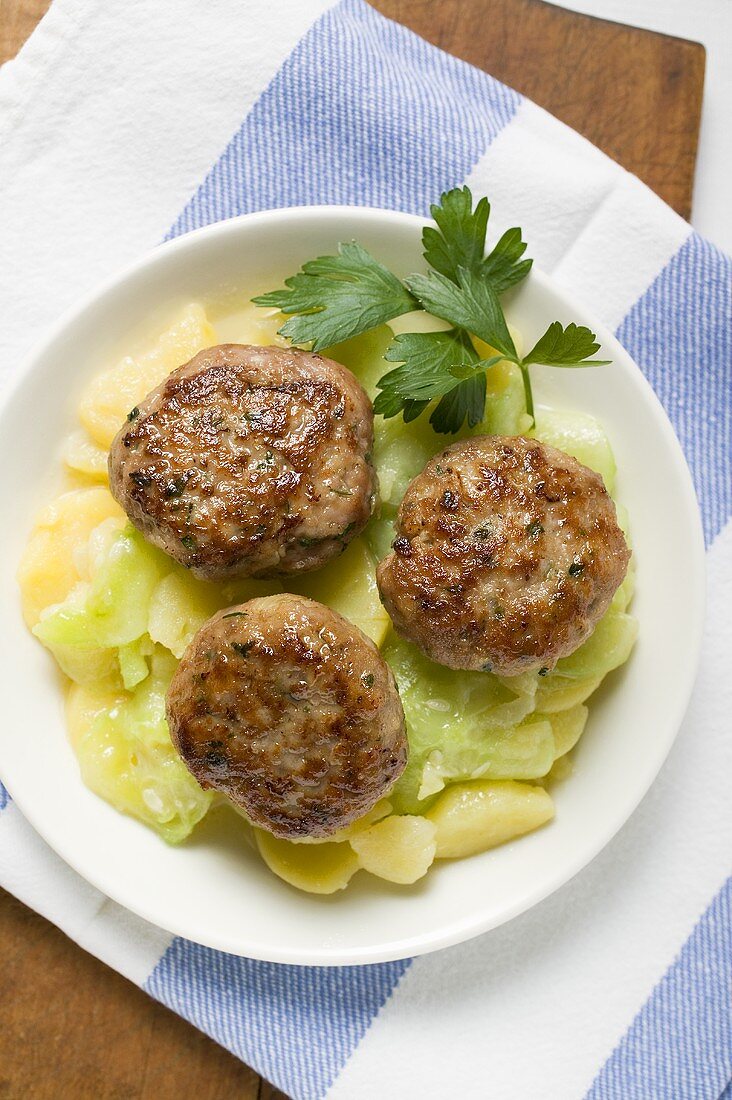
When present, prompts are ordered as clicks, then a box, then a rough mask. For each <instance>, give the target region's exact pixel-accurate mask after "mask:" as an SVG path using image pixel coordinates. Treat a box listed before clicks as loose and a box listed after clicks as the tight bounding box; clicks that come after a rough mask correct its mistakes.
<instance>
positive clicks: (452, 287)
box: [406, 268, 518, 363]
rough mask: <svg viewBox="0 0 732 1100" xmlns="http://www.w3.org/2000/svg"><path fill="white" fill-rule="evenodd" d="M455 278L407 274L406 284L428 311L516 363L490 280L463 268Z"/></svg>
mask: <svg viewBox="0 0 732 1100" xmlns="http://www.w3.org/2000/svg"><path fill="white" fill-rule="evenodd" d="M458 279H459V280H460V284H459V285H457V284H455V283H453V282H451V281H450V280H449V279H448V278H446V277H445V276H444V275H440V274H438V273H437V272H434V271H430V273H429V274H428V275H410V276H409V277H408V278H407V280H406V283H407V286H408V287H409V289H410V290H411V291H412V293H413V294H414V296H415V297H416V298H418V299H419V301H420V303H421V305H422V306H423V307H424V309H426V310H427V311H428V313H434V314H435V316H436V317H441V318H442V319H443V320H444V321H449V322H450V324H451V325H454V326H455V327H456V328H462V329H465V330H466V331H467V332H472V333H473V335H475V336H479V337H480V339H481V340H484V341H485V342H486V344H490V346H491V347H494V348H495V349H496V351H500V352H501V354H502V355H503V356H504V358H506V359H510V360H511V361H512V362H514V363H515V362H518V355H517V353H516V348H515V346H514V343H513V340H512V339H511V334H510V332H509V331H508V326H507V324H506V318H505V317H504V316H503V310H502V309H501V303H500V302H499V301H498V295H497V294H496V293H495V291H494V290H493V288H492V287H491V285H490V283H489V282H488V281H487V280H486V279H482V278H481V277H480V276H479V275H476V274H474V273H473V272H470V271H467V270H466V269H465V268H460V270H459V271H458Z"/></svg>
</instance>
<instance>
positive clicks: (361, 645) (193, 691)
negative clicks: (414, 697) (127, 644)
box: [167, 594, 407, 837]
mask: <svg viewBox="0 0 732 1100" xmlns="http://www.w3.org/2000/svg"><path fill="white" fill-rule="evenodd" d="M167 714H168V724H169V726H170V734H171V737H172V739H173V744H174V745H175V746H176V748H177V750H178V752H179V753H180V755H181V757H182V759H183V761H184V762H185V764H186V765H187V767H188V768H189V769H190V771H191V772H192V773H193V775H194V776H195V777H196V779H197V780H198V782H199V783H200V784H201V785H202V786H203V787H213V788H214V789H215V790H217V791H221V792H222V794H225V795H226V796H227V798H230V799H231V801H232V802H234V803H235V804H236V805H237V806H239V807H241V808H242V809H243V810H244V811H245V812H246V814H247V815H248V817H249V818H250V820H251V821H252V822H253V823H254V824H255V825H259V826H260V827H261V828H263V829H268V830H269V831H270V832H271V833H274V835H275V836H280V837H304V836H308V837H328V836H331V835H332V834H333V833H335V832H336V831H337V830H338V829H341V828H343V827H344V826H346V825H349V824H350V823H351V822H352V821H355V820H356V819H357V818H359V817H361V816H362V815H363V814H365V813H366V812H367V811H368V810H370V809H371V807H372V806H374V805H375V804H376V802H378V801H379V799H380V798H381V797H382V796H383V795H385V794H386V793H387V791H388V790H389V788H390V787H391V786H392V784H393V783H394V782H395V781H396V780H397V779H398V777H399V776H400V775H401V773H402V771H403V770H404V767H405V764H406V760H407V739H406V733H405V725H404V712H403V710H402V704H401V701H400V699H399V695H398V692H397V689H396V685H395V683H394V677H393V676H392V674H391V671H390V670H389V668H388V666H387V665H386V663H385V662H384V660H383V659H382V657H381V656H380V654H379V652H378V650H377V648H376V646H375V645H374V644H373V642H372V641H370V639H368V638H367V637H366V636H365V635H364V634H362V633H361V631H360V630H359V629H358V628H357V627H355V626H354V625H353V624H352V623H349V622H348V621H347V620H346V619H344V618H342V616H340V615H338V614H336V612H335V611H331V610H330V608H328V607H325V606H324V605H323V604H320V603H316V602H315V601H314V600H308V599H305V598H304V597H302V596H293V595H289V594H283V595H277V596H265V597H263V598H261V599H255V600H250V601H249V602H248V603H244V604H241V605H240V606H238V607H232V608H229V609H228V610H225V611H221V612H219V613H218V614H217V615H215V616H214V617H213V618H212V619H209V621H208V622H207V623H206V624H205V625H204V626H203V627H202V628H201V629H200V630H199V632H198V634H197V635H196V636H195V638H194V639H193V641H192V642H191V644H190V645H189V647H188V649H187V650H186V652H185V653H184V655H183V659H182V661H181V663H180V665H179V666H178V669H177V670H176V673H175V675H174V676H173V680H172V682H171V684H170V687H169V689H168V698H167Z"/></svg>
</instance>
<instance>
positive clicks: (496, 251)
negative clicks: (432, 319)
mask: <svg viewBox="0 0 732 1100" xmlns="http://www.w3.org/2000/svg"><path fill="white" fill-rule="evenodd" d="M490 211H491V208H490V204H489V202H488V200H487V199H485V198H483V199H480V200H479V201H478V203H477V204H476V207H475V210H473V196H472V194H471V193H470V188H468V187H456V188H454V189H453V190H452V191H447V192H446V193H445V194H444V195H442V197H441V198H440V202H439V205H437V206H431V207H430V213H431V214H432V217H433V218H434V220H435V222H436V223H437V228H436V229H435V228H434V226H430V225H427V226H425V228H424V229H423V230H422V246H423V248H424V258H425V260H426V261H427V263H428V264H429V265H430V267H431V268H432V269H433V270H434V271H437V272H439V274H440V275H444V276H445V277H446V278H447V279H450V280H451V281H452V282H453V283H459V282H460V275H459V272H460V270H461V269H464V270H465V271H469V272H472V273H473V274H475V275H482V276H483V277H484V278H486V279H487V280H488V281H489V282H490V284H491V286H492V287H493V289H494V290H495V292H496V294H502V293H503V292H504V291H505V290H508V289H509V287H512V286H515V285H516V283H520V282H521V280H522V279H525V278H526V276H527V275H528V273H529V270H530V268H531V264H532V261H531V260H522V259H521V257H522V256H523V254H524V252H525V251H526V244H525V242H524V241H523V240H522V239H521V230H520V229H508V230H507V231H506V232H505V233H504V234H503V236H502V237H501V239H500V240H499V241H498V244H496V246H495V247H494V248H493V250H492V252H490V253H489V254H488V256H485V236H486V228H487V226H488V218H489V217H490Z"/></svg>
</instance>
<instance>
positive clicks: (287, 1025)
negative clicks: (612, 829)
mask: <svg viewBox="0 0 732 1100" xmlns="http://www.w3.org/2000/svg"><path fill="white" fill-rule="evenodd" d="M340 72H343V73H344V74H345V75H347V79H340V78H339V74H340ZM519 103H520V97H519V96H518V95H517V94H516V93H515V92H513V91H511V90H510V89H508V88H506V87H504V86H503V85H502V84H500V83H499V82H498V81H496V80H494V79H493V78H492V77H490V76H487V75H486V74H485V73H482V72H479V71H478V70H476V69H473V68H471V67H470V66H469V65H466V64H465V63H463V62H461V61H458V60H456V59H455V58H453V57H449V56H448V55H446V54H443V53H441V52H439V51H438V50H435V49H434V48H433V47H431V46H429V45H428V44H427V43H425V42H423V41H422V40H421V39H419V38H417V37H416V36H415V35H413V34H412V33H411V32H409V31H407V30H405V29H404V28H403V27H401V26H398V25H397V24H395V23H391V22H389V21H388V20H385V19H383V18H382V17H381V16H379V15H377V14H376V12H374V11H373V10H372V9H371V8H369V7H368V6H367V5H366V4H363V3H362V2H360V0H342V2H341V3H340V4H339V5H337V6H336V7H335V8H333V9H331V10H330V11H329V12H327V13H326V14H325V15H324V16H323V17H322V18H321V19H319V20H318V22H317V23H316V24H315V25H314V26H313V28H312V29H311V31H310V32H309V33H308V34H307V35H306V36H305V37H304V38H303V39H302V41H301V42H300V43H299V45H298V46H297V47H296V49H295V50H294V52H293V53H292V55H291V56H290V57H289V58H288V60H287V61H286V62H285V64H284V65H283V67H282V69H281V70H280V72H279V73H278V74H277V76H276V77H275V78H274V80H273V81H272V83H271V84H270V86H269V87H268V88H267V90H266V91H265V92H264V93H263V95H262V96H261V97H260V99H259V100H258V102H257V103H256V105H255V106H254V108H253V109H252V111H251V113H250V115H249V116H248V117H247V118H246V119H245V121H244V122H243V124H242V126H241V128H240V129H239V130H238V131H237V133H236V134H235V136H234V137H233V139H232V140H231V142H230V143H229V146H228V148H227V149H226V150H225V152H224V153H223V155H222V156H221V158H220V160H219V161H218V162H217V164H216V165H215V166H214V167H213V169H212V170H211V172H210V173H209V175H208V177H207V179H206V180H205V181H204V183H203V184H202V185H201V187H200V188H199V190H198V192H197V193H196V194H195V195H194V197H193V198H192V199H191V201H190V202H189V203H188V205H187V206H186V208H185V209H184V211H183V212H182V214H181V215H180V217H179V218H178V220H177V221H176V223H175V225H174V226H173V227H172V229H171V230H170V232H169V234H168V236H169V237H174V236H177V235H178V234H180V233H184V232H186V231H188V230H190V229H197V228H198V227H200V226H202V225H207V224H209V223H211V222H215V221H220V220H222V219H224V218H229V217H232V216H234V215H236V214H242V213H248V212H251V211H255V210H263V209H270V208H274V207H281V206H291V205H298V204H299V205H302V204H305V203H350V204H355V205H371V206H382V207H390V208H392V209H394V208H396V209H402V210H408V211H414V212H419V213H426V212H427V210H428V208H429V204H430V202H433V201H434V200H435V197H436V196H437V195H439V194H440V192H441V191H444V190H446V189H447V188H449V187H452V186H454V185H456V184H458V183H461V182H462V181H463V180H464V179H465V177H466V176H467V174H468V173H469V172H470V170H471V168H472V167H473V165H474V164H475V162H476V161H477V160H478V158H479V157H480V156H481V155H482V154H483V152H484V151H485V150H486V149H487V147H488V145H489V144H490V142H491V141H492V140H493V138H494V137H495V136H496V134H497V133H498V132H499V131H500V130H501V129H502V128H503V127H504V126H505V125H506V123H508V122H509V121H510V119H511V118H512V116H513V114H514V112H515V110H516V108H517V106H518V104H519ZM410 961H411V960H404V961H402V962H395V963H382V964H375V965H371V966H362V967H339V968H323V967H293V966H277V965H273V964H270V963H263V962H255V961H252V960H248V959H239V958H236V957H234V956H230V955H225V954H222V953H219V952H216V951H211V950H208V949H206V948H203V947H200V946H198V945H196V944H193V943H189V942H187V941H185V940H181V939H176V940H174V941H173V943H172V945H171V947H170V949H169V950H168V952H167V953H166V955H165V956H164V957H163V959H162V960H161V962H160V963H159V964H158V966H157V967H156V969H155V971H154V972H153V974H152V975H151V977H150V978H149V980H148V982H147V983H146V988H147V990H148V992H150V993H151V994H152V995H153V996H154V997H157V998H158V999H159V1000H161V1001H162V1002H163V1003H165V1004H167V1005H169V1006H170V1007H171V1008H173V1009H175V1011H176V1012H179V1013H180V1014H181V1015H183V1016H186V1017H187V1019H189V1020H191V1021H192V1022H193V1023H195V1024H196V1025H197V1026H198V1027H200V1028H202V1029H203V1030H205V1031H207V1032H208V1033H209V1035H212V1036H213V1037H214V1038H215V1039H217V1041H218V1042H220V1043H222V1044H223V1045H224V1046H226V1047H228V1048H229V1049H230V1050H231V1051H233V1052H234V1053H235V1054H236V1055H238V1056H239V1057H240V1058H242V1059H243V1060H244V1061H246V1062H248V1063H249V1064H251V1065H253V1066H254V1067H255V1068H256V1069H257V1070H259V1071H260V1072H261V1073H262V1074H263V1075H264V1076H265V1077H267V1078H269V1079H270V1080H272V1081H274V1082H275V1083H276V1084H278V1085H279V1086H280V1087H281V1088H283V1089H285V1090H286V1091H288V1092H292V1093H293V1094H295V1095H297V1096H298V1098H300V1097H308V1098H310V1097H313V1098H314V1097H320V1096H322V1095H323V1094H324V1092H325V1091H326V1090H327V1088H328V1087H329V1085H330V1084H331V1083H332V1081H333V1080H334V1079H335V1077H336V1076H337V1074H338V1073H339V1071H340V1070H341V1068H342V1067H343V1065H344V1064H345V1062H346V1061H347V1059H348V1058H349V1056H350V1054H351V1052H352V1051H353V1049H354V1048H355V1046H356V1045H357V1043H358V1042H359V1041H360V1039H361V1038H362V1036H363V1034H364V1033H365V1031H366V1029H367V1028H368V1026H369V1024H370V1023H371V1021H372V1020H373V1018H374V1016H375V1015H376V1013H377V1012H378V1011H379V1009H380V1007H381V1006H382V1005H383V1004H384V1002H385V1001H386V1000H387V999H388V997H389V996H390V995H391V992H392V990H393V989H394V986H395V985H396V983H397V982H398V981H399V979H400V977H401V976H402V974H403V973H404V972H405V970H406V969H407V967H408V966H409V965H410Z"/></svg>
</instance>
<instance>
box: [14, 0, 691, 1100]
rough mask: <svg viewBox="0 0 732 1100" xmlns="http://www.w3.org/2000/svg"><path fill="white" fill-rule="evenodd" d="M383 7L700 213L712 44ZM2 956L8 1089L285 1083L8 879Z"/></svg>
mask: <svg viewBox="0 0 732 1100" xmlns="http://www.w3.org/2000/svg"><path fill="white" fill-rule="evenodd" d="M47 6H48V0H0V61H4V60H6V59H7V58H9V57H12V56H14V54H15V53H16V52H17V50H18V49H19V48H20V46H21V45H22V44H23V42H24V41H25V39H26V38H27V37H28V35H29V34H30V32H31V31H32V30H33V28H34V26H35V25H36V23H37V22H38V20H39V19H40V18H41V16H42V15H43V14H44V12H45V10H46V8H47ZM374 6H375V7H377V8H378V9H379V10H380V11H382V12H384V13H385V14H386V15H390V16H391V17H392V18H394V19H397V20H398V21H399V22H401V23H404V24H406V25H407V26H409V27H412V28H413V29H414V30H415V31H417V32H418V33H419V34H421V35H422V36H423V37H424V38H427V39H428V40H429V41H431V42H434V43H435V44H436V45H439V46H441V47H442V48H443V49H446V50H448V51H449V52H450V53H453V54H456V55H457V56H458V57H461V58H463V59H464V60H466V61H470V62H471V63H472V64H474V65H478V66H479V67H480V68H483V69H485V70H486V71H488V72H490V73H492V74H493V75H494V76H497V77H499V78H500V79H502V80H504V81H505V82H506V83H508V84H510V85H512V86H513V87H514V88H516V89H518V90H519V91H521V92H524V93H525V94H526V95H528V96H530V97H531V98H532V99H534V100H535V101H536V102H537V103H539V104H541V106H543V107H546V108H548V110H550V111H552V113H553V114H555V115H558V116H559V117H560V118H561V119H563V120H564V121H565V122H567V123H568V124H569V125H570V126H573V127H574V128H575V129H576V130H579V131H580V132H581V133H583V134H585V136H586V137H588V138H589V139H590V140H591V141H593V142H594V143H595V144H596V145H599V146H600V148H602V149H604V150H605V152H607V153H608V154H609V155H610V156H611V157H613V158H614V159H615V160H617V161H619V162H620V163H621V164H623V165H624V166H625V167H626V168H629V169H630V170H631V171H633V172H635V173H636V174H637V175H639V176H640V177H641V179H643V180H645V182H646V183H648V184H649V186H650V187H652V188H653V189H654V190H655V191H656V192H657V193H658V194H659V195H661V196H662V197H663V198H665V199H666V201H667V202H669V203H670V204H671V206H673V207H674V208H675V209H676V210H678V212H679V213H680V214H682V215H684V216H685V217H688V216H689V213H690V210H691V194H692V186H693V179H694V162H695V158H696V147H697V138H698V129H699V116H700V111H701V99H702V88H703V79H704V50H703V47H701V46H699V45H698V44H696V43H692V42H685V41H682V40H680V39H673V38H667V37H665V36H663V35H657V34H652V33H650V32H647V31H639V30H636V29H633V28H630V27H624V26H620V25H618V24H613V23H606V22H603V21H601V20H595V19H591V18H589V17H587V16H581V15H576V14H574V13H572V12H567V11H564V10H561V9H558V8H553V7H551V6H550V5H548V4H543V3H541V2H540V0H375V2H374ZM0 957H2V959H3V984H4V989H5V993H4V997H3V1022H2V1028H0V1098H3V1097H5V1098H9V1100H20V1098H21V1097H22V1098H23V1100H47V1098H48V1100H50V1098H54V1100H56V1098H66V1097H69V1098H73V1100H86V1098H89V1100H133V1098H136V1100H178V1097H180V1096H182V1095H192V1096H195V1097H197V1098H198V1100H225V1098H226V1100H229V1098H232V1097H237V1098H238V1100H255V1098H261V1100H276V1098H277V1097H282V1096H283V1094H282V1093H280V1092H278V1091H277V1090H276V1089H274V1088H272V1086H271V1085H269V1084H268V1083H267V1082H265V1081H262V1079H261V1078H260V1077H258V1075H257V1074H256V1073H254V1071H253V1070H250V1069H248V1068H247V1067H246V1066H244V1065H242V1064H241V1063H240V1062H239V1061H237V1059H235V1058H234V1057H232V1055H230V1054H228V1053H227V1052H226V1051H224V1050H223V1049H222V1048H221V1047H219V1046H217V1045H216V1044H215V1043H213V1042H211V1040H210V1039H208V1038H206V1036H204V1035H202V1034H201V1033H200V1032H198V1031H197V1030H196V1029H195V1028H192V1027H191V1026H190V1025H189V1024H187V1023H185V1022H184V1021H183V1020H181V1019H180V1018H179V1017H177V1016H175V1015H174V1014H173V1013H171V1012H169V1011H168V1010H167V1009H165V1008H163V1007H162V1006H161V1005H158V1004H157V1003H156V1002H154V1001H152V1000H151V999H150V998H149V997H147V996H146V994H144V993H143V992H142V991H141V990H139V989H138V988H137V987H136V986H134V985H132V984H131V983H130V982H128V981H126V980H125V979H124V978H122V977H120V976H119V975H118V974H116V973H114V972H113V971H111V970H109V969H108V968H107V967H105V966H104V965H103V964H102V963H100V962H99V961H98V960H97V959H95V958H92V957H91V956H90V955H87V954H86V953H85V952H83V951H82V950H81V949H80V948H78V947H77V946H76V944H74V943H72V942H71V941H70V940H68V939H67V938H66V937H65V936H64V935H63V933H61V932H59V931H58V929H57V928H55V927H54V926H53V925H51V924H49V923H48V922H47V921H45V920H44V919H43V918H42V917H39V916H38V915H37V914H36V913H33V912H31V911H30V910H29V909H27V908H26V907H25V906H23V905H21V903H20V902H18V901H16V900H15V899H14V898H12V897H11V896H10V895H9V894H6V893H4V892H3V891H0Z"/></svg>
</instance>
